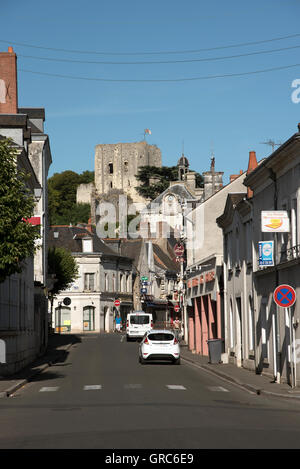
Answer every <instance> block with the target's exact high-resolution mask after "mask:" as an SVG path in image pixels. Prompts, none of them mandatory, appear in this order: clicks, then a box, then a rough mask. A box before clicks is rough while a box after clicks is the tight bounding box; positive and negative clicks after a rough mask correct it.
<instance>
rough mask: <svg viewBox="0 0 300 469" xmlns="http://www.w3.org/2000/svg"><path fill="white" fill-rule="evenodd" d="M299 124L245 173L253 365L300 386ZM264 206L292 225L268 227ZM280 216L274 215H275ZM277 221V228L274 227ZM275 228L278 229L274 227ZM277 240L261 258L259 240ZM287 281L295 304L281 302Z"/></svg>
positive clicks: (257, 368)
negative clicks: (269, 261) (267, 259)
mask: <svg viewBox="0 0 300 469" xmlns="http://www.w3.org/2000/svg"><path fill="white" fill-rule="evenodd" d="M299 150H300V126H299V125H298V132H297V133H295V134H294V135H293V136H292V137H291V138H289V139H288V140H287V141H286V142H285V143H283V144H282V145H281V146H280V147H279V148H278V149H276V151H274V152H273V153H272V154H271V155H270V156H269V157H268V158H266V159H265V160H264V161H262V162H261V164H260V165H259V166H258V167H257V169H256V170H254V171H253V172H252V173H251V174H249V175H248V176H247V178H246V179H245V184H246V186H247V187H248V189H250V190H251V191H252V192H253V199H252V200H253V215H252V217H253V290H254V295H253V302H254V312H255V332H256V334H255V339H256V340H255V347H256V349H255V361H256V363H255V367H256V370H257V372H259V373H266V374H268V375H270V376H272V377H274V378H275V380H276V381H277V382H280V381H281V382H287V383H289V384H291V385H292V386H296V385H297V386H298V385H299V382H300V367H299V360H298V358H297V353H298V343H299V339H300V335H299V334H300V330H299V327H298V324H299V318H300V303H299V295H300V248H299V246H300V151H299ZM262 211H275V212H276V211H284V212H286V214H287V216H288V219H289V225H290V226H289V231H285V232H276V230H277V229H279V230H280V226H279V227H278V226H277V227H276V226H275V225H276V224H275V225H272V224H271V225H272V226H271V227H270V228H268V229H269V230H270V231H269V232H266V231H265V228H263V226H262V216H261V215H262ZM275 219H276V216H275ZM274 227H275V228H274ZM272 230H274V231H273V232H272ZM260 241H273V242H274V265H273V266H269V267H268V266H261V265H260V264H259V242H260ZM280 285H288V286H290V287H292V288H293V289H294V290H295V292H296V301H295V303H294V304H293V305H291V307H289V308H286V307H281V306H278V305H277V304H276V303H275V301H274V292H275V289H276V288H277V287H278V286H280Z"/></svg>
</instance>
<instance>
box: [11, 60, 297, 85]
mask: <svg viewBox="0 0 300 469" xmlns="http://www.w3.org/2000/svg"><path fill="white" fill-rule="evenodd" d="M295 67H300V63H299V64H292V65H284V66H281V67H273V68H266V69H264V70H255V71H252V72H242V73H230V74H225V75H208V76H201V77H192V78H173V79H156V80H151V79H141V80H138V79H128V80H126V79H119V80H118V79H112V78H93V77H79V76H74V75H61V74H58V73H44V72H36V71H33V70H25V69H19V71H20V72H25V73H32V74H35V75H43V76H49V77H58V78H69V79H72V80H87V81H102V82H112V83H145V82H147V83H171V82H183V81H197V80H210V79H215V78H228V77H241V76H246V75H255V74H259V73H267V72H275V71H278V70H287V69H289V68H295Z"/></svg>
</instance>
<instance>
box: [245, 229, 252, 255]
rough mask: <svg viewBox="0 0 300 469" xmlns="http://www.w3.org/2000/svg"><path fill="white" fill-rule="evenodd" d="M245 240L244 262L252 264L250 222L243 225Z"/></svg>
mask: <svg viewBox="0 0 300 469" xmlns="http://www.w3.org/2000/svg"><path fill="white" fill-rule="evenodd" d="M245 233H246V236H245V239H246V262H247V263H250V262H252V238H251V222H250V221H248V222H247V223H246V224H245Z"/></svg>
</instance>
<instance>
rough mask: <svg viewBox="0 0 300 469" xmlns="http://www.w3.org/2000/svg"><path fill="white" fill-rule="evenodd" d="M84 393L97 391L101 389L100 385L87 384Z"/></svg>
mask: <svg viewBox="0 0 300 469" xmlns="http://www.w3.org/2000/svg"><path fill="white" fill-rule="evenodd" d="M83 389H84V391H92V390H97V389H102V385H101V384H88V385H86V386H84V388H83Z"/></svg>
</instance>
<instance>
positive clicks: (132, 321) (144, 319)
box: [130, 316, 150, 324]
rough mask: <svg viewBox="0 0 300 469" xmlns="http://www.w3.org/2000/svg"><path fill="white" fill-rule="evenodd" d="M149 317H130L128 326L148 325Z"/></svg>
mask: <svg viewBox="0 0 300 469" xmlns="http://www.w3.org/2000/svg"><path fill="white" fill-rule="evenodd" d="M149 322H150V317H149V316H130V324H149Z"/></svg>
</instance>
